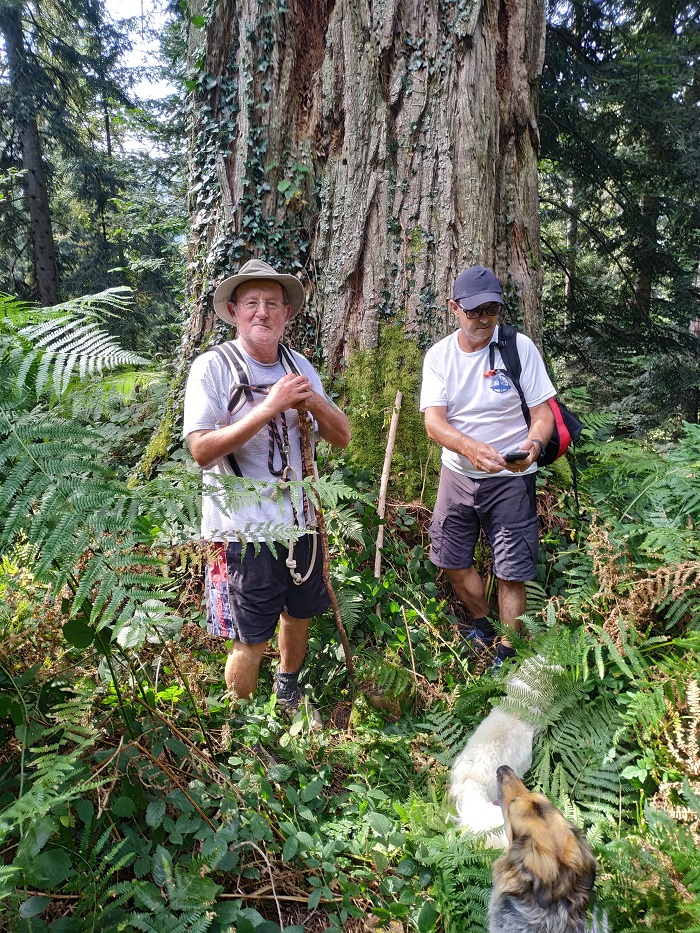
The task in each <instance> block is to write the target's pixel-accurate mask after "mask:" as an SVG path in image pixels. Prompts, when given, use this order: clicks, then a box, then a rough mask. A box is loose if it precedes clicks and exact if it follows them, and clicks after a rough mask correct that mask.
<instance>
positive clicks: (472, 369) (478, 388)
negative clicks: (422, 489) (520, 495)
mask: <svg viewBox="0 0 700 933" xmlns="http://www.w3.org/2000/svg"><path fill="white" fill-rule="evenodd" d="M458 338H459V331H455V332H454V333H452V334H449V335H448V336H447V337H445V338H444V339H443V340H440V341H439V342H438V343H436V344H435V346H433V347H431V348H430V349H429V350H428V352H427V353H426V355H425V360H424V361H423V382H422V385H421V394H420V410H421V411H423V412H424V411H425V410H426V408H446V417H447V422H448V424H450V425H451V426H452V427H453V428H456V429H457V430H458V431H460V432H461V433H462V434H467V435H468V436H469V437H471V438H473V439H474V440H475V441H480V442H482V443H485V444H491V445H492V446H493V447H495V448H496V450H497V451H498V452H499V453H500V454H504V453H507V452H508V451H510V450H517V449H518V448H519V447H520V445H521V444H522V443H523V442H524V441H525V440H526V438H527V434H528V428H527V425H526V424H525V419H524V418H523V412H522V407H521V404H520V396H519V394H518V390H517V389H516V388H515V386H514V385H513V384H512V382H511V380H510V379H509V378H508V377H507V376H506V374H505V373H496V375H494V376H486V375H484V374H485V373H486V372H487V371H488V370H489V345H488V344H487V345H486V346H485V347H484V348H483V349H481V350H475V351H474V352H473V353H466V352H465V351H464V350H462V348H461V347H460V345H459V339H458ZM516 339H517V347H518V353H519V355H520V362H521V364H522V373H521V375H520V386H521V388H522V390H523V393H524V395H525V401H526V402H527V405H528V407H529V408H534V407H535V405H540V404H541V403H542V402H545V401H546V400H547V399H548V398H552V397H553V396H554V395H556V390H555V388H554V386H553V385H552V383H551V380H550V378H549V376H548V375H547V370H546V369H545V365H544V361H543V360H542V357H541V356H540V354H539V351H538V350H537V347H536V346H535V345H534V343H533V342H532V341H531V340H530V338H529V337H526V336H525V334H518V335H517V338H516ZM497 340H498V327H497V328H496V330H495V332H494V335H493V337H492V340H491V342H495V341H497ZM494 369H496V370H498V369H505V365H504V363H503V358H502V357H501V354H500V352H499V350H498V349H496V352H495V355H494ZM442 462H443V464H444V465H445V466H446V467H448V468H449V469H450V470H453V471H454V472H455V473H462V474H464V475H465V476H472V477H474V478H482V477H485V476H522V475H523V474H522V473H520V474H516V473H511V472H509V471H508V470H501V471H500V472H499V473H486V472H484V471H483V470H476V469H475V468H474V465H473V464H472V462H471V460H468V459H467V458H466V457H463V456H461V454H458V453H455V452H454V451H452V450H448V449H447V448H446V447H443V449H442ZM536 469H537V466H536V464H532V466H531V467H529V468H528V469H527V470H526V471H525V472H526V473H532V472H534V471H535V470H536Z"/></svg>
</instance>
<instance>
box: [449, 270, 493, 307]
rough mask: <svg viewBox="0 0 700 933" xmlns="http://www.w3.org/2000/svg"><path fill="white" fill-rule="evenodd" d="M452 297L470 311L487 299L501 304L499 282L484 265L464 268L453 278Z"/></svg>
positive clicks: (485, 302)
mask: <svg viewBox="0 0 700 933" xmlns="http://www.w3.org/2000/svg"><path fill="white" fill-rule="evenodd" d="M452 298H453V300H454V301H459V302H460V304H461V305H462V307H463V308H466V310H467V311H471V310H472V309H473V308H478V307H479V305H484V304H487V303H488V302H489V301H497V302H498V303H499V304H501V305H502V304H503V294H502V292H501V283H500V282H499V281H498V279H497V278H496V276H495V275H494V273H493V272H492V271H491V270H490V269H486V268H484V266H472V267H471V268H469V269H464V270H463V271H462V272H460V273H459V275H458V276H457V278H456V279H455V285H454V288H453V290H452Z"/></svg>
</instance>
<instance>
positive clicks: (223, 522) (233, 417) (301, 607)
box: [183, 259, 350, 726]
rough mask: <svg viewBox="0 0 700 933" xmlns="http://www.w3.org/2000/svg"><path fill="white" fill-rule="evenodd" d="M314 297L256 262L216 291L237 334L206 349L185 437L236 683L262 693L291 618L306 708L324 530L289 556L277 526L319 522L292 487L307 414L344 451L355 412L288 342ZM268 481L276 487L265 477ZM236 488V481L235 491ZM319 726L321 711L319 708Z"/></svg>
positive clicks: (292, 667) (291, 663)
mask: <svg viewBox="0 0 700 933" xmlns="http://www.w3.org/2000/svg"><path fill="white" fill-rule="evenodd" d="M304 299H305V293H304V288H303V286H302V284H301V282H300V281H299V280H298V279H297V278H296V277H295V276H293V275H286V274H280V273H278V272H276V271H275V269H273V268H272V266H270V265H268V264H267V263H266V262H262V261H261V260H259V259H252V260H250V261H249V262H247V263H245V265H244V266H243V267H242V268H241V270H240V272H239V273H238V274H237V275H234V276H231V277H230V278H227V279H226V280H225V281H223V282H222V283H221V284H220V285H219V286H218V288H217V289H216V291H215V293H214V310H215V311H216V314H217V315H218V316H219V317H220V318H221V319H222V320H223V321H225V322H226V323H227V324H231V325H233V326H234V327H235V328H236V331H237V333H236V338H235V339H234V340H232V341H227V342H226V343H224V344H222V345H221V346H220V347H214V348H213V349H212V350H209V351H208V352H206V353H203V354H202V355H201V356H199V357H197V359H195V360H194V362H193V364H192V368H191V370H190V374H189V377H188V380H187V389H186V392H185V412H184V425H183V433H184V436H185V438H186V439H187V443H188V445H189V448H190V451H191V452H192V455H193V457H194V459H195V460H196V461H197V463H198V464H199V465H200V466H201V467H202V469H203V480H204V496H203V502H202V538H203V539H205V540H207V541H210V542H211V548H210V558H209V560H208V565H207V568H206V572H205V585H206V603H207V630H208V631H209V632H210V633H211V634H215V635H221V636H223V637H224V638H228V639H232V641H233V646H232V648H231V651H230V653H229V655H228V659H227V661H226V668H225V678H226V683H227V685H228V687H229V689H231V690H232V691H233V693H234V694H235V695H236V696H237V697H240V698H250V697H251V696H252V695H253V693H254V692H255V688H256V685H257V682H258V673H259V669H260V661H261V659H262V656H263V653H264V651H265V648H266V646H267V643H268V641H269V640H270V638H271V637H272V636H273V634H274V632H275V629H276V627H277V622H278V620H279V636H278V644H279V651H280V665H279V670H278V673H277V676H276V685H275V688H276V693H277V699H278V702H280V703H281V705H282V706H283V708H284V709H285V711H286V712H287V713H288V714H290V715H293V714H294V713H295V712H296V711H297V709H298V708H299V705H300V701H301V689H300V685H299V681H298V675H299V670H300V668H301V666H302V664H303V661H304V657H305V655H306V649H307V643H308V632H309V623H310V620H311V617H312V616H314V615H316V614H318V613H320V612H323V611H324V610H325V609H326V608H327V607H328V605H329V598H328V593H327V591H326V587H325V584H324V582H323V577H322V567H323V563H322V552H321V547H320V546H318V536H317V535H309V534H305V535H302V536H301V537H300V538H299V540H298V541H296V543H294V542H293V541H291V542H290V546H289V552H288V551H287V548H286V547H285V546H284V545H277V547H276V548H275V551H276V554H275V553H274V552H273V550H272V549H271V548H270V547H269V546H268V545H267V544H266V543H265V538H266V537H267V536H269V528H270V525H277V526H278V527H279V526H280V525H283V526H285V527H291V526H293V525H298V526H299V527H300V528H304V527H308V526H309V525H310V523H312V520H313V510H312V507H311V505H310V503H309V502H308V499H307V497H306V496H303V495H302V496H299V494H298V493H297V492H296V490H298V487H296V490H295V491H294V492H291V491H290V488H289V486H288V485H287V483H288V481H294V480H301V478H302V455H301V438H300V431H299V418H300V417H307V415H306V413H307V412H308V413H309V414H310V415H311V417H312V418H313V423H314V427H315V429H316V431H317V433H318V434H319V435H320V436H321V437H322V438H324V439H325V440H326V441H328V443H329V444H331V445H333V446H335V447H346V446H347V445H348V443H349V442H350V428H349V424H348V419H347V417H346V416H345V414H344V413H343V412H342V411H340V409H339V408H338V407H337V406H336V405H334V404H333V403H332V402H331V401H330V400H329V399H328V397H327V396H326V395H325V393H324V391H323V387H322V385H321V380H320V378H319V375H318V373H317V372H316V370H315V369H314V367H313V366H312V365H311V364H310V363H309V362H308V360H306V359H305V358H304V357H303V356H301V355H300V354H299V353H296V352H294V351H291V350H289V349H287V348H285V347H281V340H282V334H283V331H284V328H285V325H286V323H287V321H289V320H290V319H291V318H292V317H294V315H295V314H297V313H298V312H299V311H300V310H301V308H302V306H303V304H304ZM227 475H228V476H233V475H238V476H241V477H244V478H245V479H247V480H255V481H258V484H259V485H258V487H257V488H258V489H259V490H261V495H260V498H259V501H258V500H256V501H255V502H251V500H250V497H249V498H248V499H245V500H244V499H240V500H239V497H238V496H236V497H235V498H236V501H235V502H234V503H232V502H231V496H227V494H226V491H225V487H224V484H223V483H222V482H221V481H220V479H219V478H220V477H222V476H227ZM263 484H264V485H263ZM229 488H230V487H229ZM311 712H312V714H313V717H314V720H315V723H312V725H313V724H315V725H316V726H318V725H320V721H319V719H318V714H317V713H316V712H315V710H313V709H311Z"/></svg>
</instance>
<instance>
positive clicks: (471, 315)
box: [457, 299, 501, 321]
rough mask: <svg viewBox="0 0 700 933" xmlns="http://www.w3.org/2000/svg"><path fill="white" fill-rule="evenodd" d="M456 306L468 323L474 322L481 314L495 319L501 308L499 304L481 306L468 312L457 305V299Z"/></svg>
mask: <svg viewBox="0 0 700 933" xmlns="http://www.w3.org/2000/svg"><path fill="white" fill-rule="evenodd" d="M457 304H458V305H459V307H460V309H461V310H462V311H463V312H464V314H466V316H467V319H468V320H470V321H475V320H476V319H477V318H480V317H481V316H482V315H483V314H488V316H489V317H496V316H497V315H498V314H500V313H501V306H500V305H499V304H490V305H483V307H481V308H470V309H469V310H467V309H466V308H462V305H461V304H459V299H457Z"/></svg>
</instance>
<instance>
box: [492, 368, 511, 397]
mask: <svg viewBox="0 0 700 933" xmlns="http://www.w3.org/2000/svg"><path fill="white" fill-rule="evenodd" d="M490 385H491V391H492V392H499V393H501V394H502V393H503V392H507V391H508V389H512V388H513V386H512V385H511V381H510V379H509V378H508V376H506V375H505V373H496V374H495V375H494V376H492V377H491V383H490Z"/></svg>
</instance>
